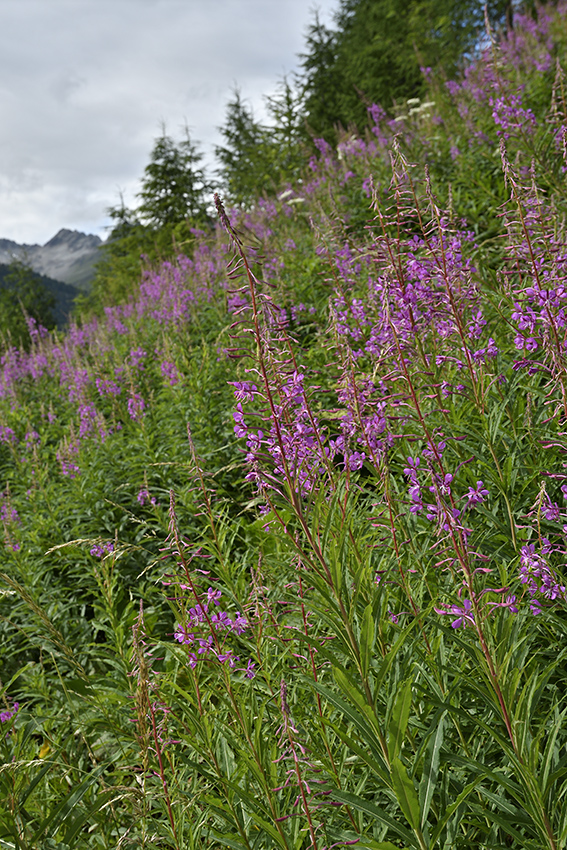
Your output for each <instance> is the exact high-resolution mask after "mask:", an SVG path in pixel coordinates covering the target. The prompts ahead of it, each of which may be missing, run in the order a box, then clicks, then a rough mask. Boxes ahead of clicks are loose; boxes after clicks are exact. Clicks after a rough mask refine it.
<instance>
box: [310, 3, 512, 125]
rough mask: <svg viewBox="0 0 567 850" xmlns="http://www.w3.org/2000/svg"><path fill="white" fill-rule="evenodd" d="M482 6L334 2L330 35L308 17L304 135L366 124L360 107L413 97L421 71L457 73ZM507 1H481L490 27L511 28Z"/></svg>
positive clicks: (479, 28)
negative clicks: (307, 129) (306, 128)
mask: <svg viewBox="0 0 567 850" xmlns="http://www.w3.org/2000/svg"><path fill="white" fill-rule="evenodd" d="M484 7H485V0H341V3H340V6H339V10H338V12H337V13H336V15H335V23H336V28H335V29H330V28H328V27H325V26H324V25H322V24H321V22H320V20H319V19H318V17H315V20H314V22H313V23H312V24H311V26H310V28H309V30H308V34H307V43H306V48H307V49H306V52H305V53H304V54H303V55H302V56H301V59H302V68H303V74H302V82H303V86H304V92H305V99H306V100H305V109H306V117H307V121H308V124H309V127H310V128H311V130H312V131H313V132H314V133H316V134H319V135H324V136H327V137H332V136H333V128H334V127H335V126H336V125H338V124H341V125H342V126H343V127H348V126H349V125H355V126H357V127H358V129H362V127H364V125H365V123H366V106H367V105H369V104H370V103H373V102H374V103H380V104H381V105H382V106H383V107H384V108H385V109H390V108H391V107H392V105H393V103H394V101H396V100H399V99H402V98H403V99H405V98H410V97H416V96H419V95H421V94H422V91H423V84H424V79H423V74H422V72H421V70H420V67H423V66H425V67H427V66H430V67H438V66H442V67H443V69H444V70H445V71H446V73H448V74H450V75H452V74H454V73H455V72H456V70H457V68H458V66H459V64H460V63H461V62H462V61H463V58H464V57H465V56H467V55H470V53H471V52H472V51H474V49H475V46H476V45H477V44H478V42H479V36H480V34H481V33H482V32H483V27H484ZM511 10H512V0H488V3H487V12H488V15H489V18H490V20H491V21H492V23H493V24H494V25H496V26H498V25H503V26H505V25H506V23H507V22H508V24H509V23H510V21H511Z"/></svg>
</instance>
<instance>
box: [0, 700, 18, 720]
mask: <svg viewBox="0 0 567 850" xmlns="http://www.w3.org/2000/svg"><path fill="white" fill-rule="evenodd" d="M19 710H20V704H19V702H15V703H14V704H13V706H12V708H8V709H6V710H5V711H0V723H7V722H8V721H9V720H11V719H12V717H14V716H15V715H16V714H17V713H18V711H19Z"/></svg>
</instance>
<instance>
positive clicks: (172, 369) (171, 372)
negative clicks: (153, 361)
mask: <svg viewBox="0 0 567 850" xmlns="http://www.w3.org/2000/svg"><path fill="white" fill-rule="evenodd" d="M161 374H162V376H163V377H164V378H165V379H167V380H168V381H169V383H170V386H172V387H174V386H175V384H178V383H179V375H178V373H177V366H176V365H175V363H171V362H169V361H168V360H164V361H163V363H162V364H161Z"/></svg>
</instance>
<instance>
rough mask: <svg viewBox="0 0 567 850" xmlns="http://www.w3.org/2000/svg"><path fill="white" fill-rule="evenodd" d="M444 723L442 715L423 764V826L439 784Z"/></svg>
mask: <svg viewBox="0 0 567 850" xmlns="http://www.w3.org/2000/svg"><path fill="white" fill-rule="evenodd" d="M443 725H444V716H443V715H442V716H441V719H440V720H439V724H438V726H437V729H436V730H435V733H434V734H433V735H432V736H431V738H430V739H429V744H428V745H427V751H426V754H425V762H424V765H423V775H422V777H421V782H420V783H419V805H420V807H421V828H422V829H423V825H424V824H425V821H426V820H427V815H428V814H429V807H430V806H431V800H432V798H433V792H434V791H435V786H436V785H437V776H438V773H439V757H440V753H441V746H442V744H443V731H444V730H443Z"/></svg>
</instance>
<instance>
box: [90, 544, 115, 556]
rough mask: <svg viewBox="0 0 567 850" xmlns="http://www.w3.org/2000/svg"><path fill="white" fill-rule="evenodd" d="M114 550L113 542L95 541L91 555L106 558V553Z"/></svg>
mask: <svg viewBox="0 0 567 850" xmlns="http://www.w3.org/2000/svg"><path fill="white" fill-rule="evenodd" d="M113 551H114V546H113V544H112V543H95V545H94V546H93V547H92V549H91V555H94V557H95V558H104V556H105V555H109V554H110V553H111V552H113Z"/></svg>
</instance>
